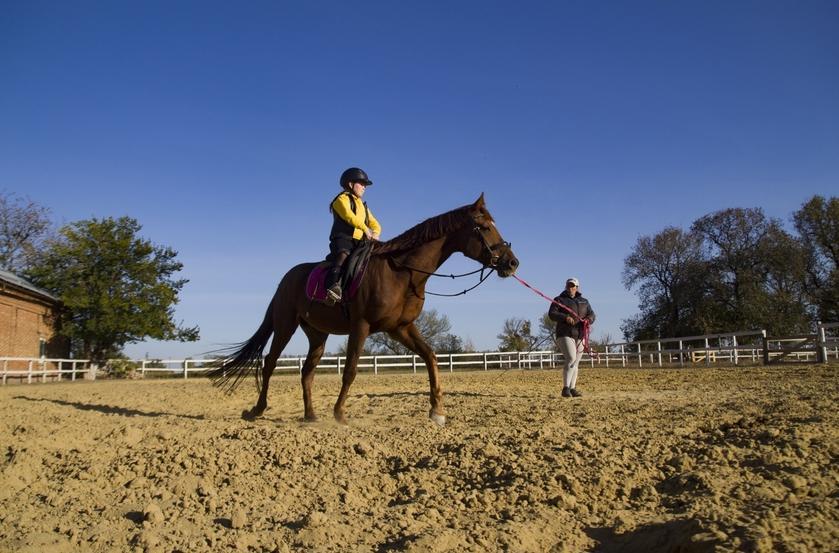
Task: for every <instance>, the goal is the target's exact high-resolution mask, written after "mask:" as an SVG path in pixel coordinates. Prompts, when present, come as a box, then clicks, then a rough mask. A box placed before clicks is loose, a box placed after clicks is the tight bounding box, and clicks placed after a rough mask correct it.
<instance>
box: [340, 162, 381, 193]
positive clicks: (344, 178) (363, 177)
mask: <svg viewBox="0 0 839 553" xmlns="http://www.w3.org/2000/svg"><path fill="white" fill-rule="evenodd" d="M339 182H340V183H341V188H347V186H348V185H349V184H350V183H351V182H363V183H364V185H365V186H370V185H371V184H373V181H371V180H370V179H369V178H367V173H365V172H364V171H363V170H361V169H359V168H358V167H350V168H349V169H347V170H346V171H344V172H343V173H341V179H340V180H339Z"/></svg>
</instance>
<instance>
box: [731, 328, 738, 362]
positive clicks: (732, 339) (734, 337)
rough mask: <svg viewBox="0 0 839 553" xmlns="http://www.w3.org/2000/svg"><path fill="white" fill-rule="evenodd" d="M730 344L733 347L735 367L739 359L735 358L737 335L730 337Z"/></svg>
mask: <svg viewBox="0 0 839 553" xmlns="http://www.w3.org/2000/svg"><path fill="white" fill-rule="evenodd" d="M731 343H732V344H733V347H734V364H735V365H736V364H737V361H738V360H739V358H738V356H737V335H736V334H735V335H734V336H732V337H731Z"/></svg>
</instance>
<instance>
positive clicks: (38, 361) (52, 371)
mask: <svg viewBox="0 0 839 553" xmlns="http://www.w3.org/2000/svg"><path fill="white" fill-rule="evenodd" d="M0 366H2V372H0V375H2V381H3V384H5V383H6V379H8V378H10V377H11V378H17V379H26V382H27V383H29V384H32V382H34V381H36V380H40V381H41V382H47V381H48V380H62V379H63V378H64V376H65V375H68V376H69V377H70V380H76V375H82V376H85V375H87V374H88V373H89V372H90V363H89V362H88V361H87V360H86V359H46V358H44V357H34V358H33V357H0Z"/></svg>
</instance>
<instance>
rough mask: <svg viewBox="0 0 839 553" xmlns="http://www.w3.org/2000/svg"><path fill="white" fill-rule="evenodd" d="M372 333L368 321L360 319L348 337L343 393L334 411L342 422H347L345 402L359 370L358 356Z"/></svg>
mask: <svg viewBox="0 0 839 553" xmlns="http://www.w3.org/2000/svg"><path fill="white" fill-rule="evenodd" d="M368 334H370V325H369V324H367V322H366V321H358V322H356V323H355V324H353V326H352V328H351V329H350V336H349V338H348V339H347V362H346V363H345V364H344V375H343V379H342V382H341V393H340V394H338V401H336V402H335V409H334V411H333V413H334V415H335V420H336V421H338V422H339V423H341V424H347V417H346V413H345V410H344V403H346V401H347V395H348V394H349V392H350V386H352V383H353V380H355V375H356V373H357V372H358V357H359V356H360V355H361V352H362V351H363V348H364V341H365V340H366V339H367V335H368Z"/></svg>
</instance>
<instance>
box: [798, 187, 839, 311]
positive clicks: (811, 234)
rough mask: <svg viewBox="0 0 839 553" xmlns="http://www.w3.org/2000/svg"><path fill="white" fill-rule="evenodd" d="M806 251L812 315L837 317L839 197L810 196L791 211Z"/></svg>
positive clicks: (806, 269)
mask: <svg viewBox="0 0 839 553" xmlns="http://www.w3.org/2000/svg"><path fill="white" fill-rule="evenodd" d="M793 221H794V223H795V228H796V230H797V231H798V233H799V235H800V237H801V242H802V247H803V248H804V251H805V252H806V253H805V255H806V258H805V259H806V267H805V273H806V274H805V286H806V291H807V296H808V298H809V300H810V303H811V304H812V306H813V311H814V316H815V317H816V318H817V319H819V320H821V321H837V320H839V198H837V197H835V196H834V197H831V198H828V199H826V198H824V197H822V196H813V197H812V198H811V199H810V200H809V201H807V202H806V203H805V204H804V205H802V206H801V209H799V210H798V211H796V212H795V213H794V214H793Z"/></svg>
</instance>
